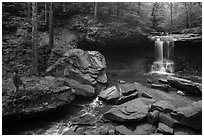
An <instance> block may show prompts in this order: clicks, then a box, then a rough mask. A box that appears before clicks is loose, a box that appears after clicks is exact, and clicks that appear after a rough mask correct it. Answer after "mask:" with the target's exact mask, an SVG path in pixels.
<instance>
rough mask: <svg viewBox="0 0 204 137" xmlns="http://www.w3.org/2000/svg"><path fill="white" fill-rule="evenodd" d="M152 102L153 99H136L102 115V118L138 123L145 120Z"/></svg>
mask: <svg viewBox="0 0 204 137" xmlns="http://www.w3.org/2000/svg"><path fill="white" fill-rule="evenodd" d="M154 102H155V100H153V99H147V98H137V99H134V100H131V101H128V102H126V103H124V104H121V105H118V106H117V107H114V108H112V109H110V110H109V111H108V112H106V113H105V114H104V117H105V118H107V119H109V120H113V121H120V122H129V121H140V120H143V119H144V118H146V116H147V114H148V111H149V107H148V106H149V105H150V104H153V103H154Z"/></svg>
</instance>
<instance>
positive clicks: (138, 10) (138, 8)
mask: <svg viewBox="0 0 204 137" xmlns="http://www.w3.org/2000/svg"><path fill="white" fill-rule="evenodd" d="M140 6H141V2H138V6H137V14H138V15H139V14H140Z"/></svg>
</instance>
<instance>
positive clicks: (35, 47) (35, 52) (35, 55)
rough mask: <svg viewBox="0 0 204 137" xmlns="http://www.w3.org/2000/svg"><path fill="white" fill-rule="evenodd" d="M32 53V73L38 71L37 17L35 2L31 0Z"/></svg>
mask: <svg viewBox="0 0 204 137" xmlns="http://www.w3.org/2000/svg"><path fill="white" fill-rule="evenodd" d="M32 43H33V48H32V54H33V74H35V75H36V74H37V73H38V19H37V2H32Z"/></svg>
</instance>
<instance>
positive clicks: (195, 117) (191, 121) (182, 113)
mask: <svg viewBox="0 0 204 137" xmlns="http://www.w3.org/2000/svg"><path fill="white" fill-rule="evenodd" d="M171 116H172V118H174V119H176V120H177V121H179V122H180V124H182V125H185V126H187V127H189V128H192V129H196V130H202V100H201V101H198V102H194V103H192V104H191V105H188V106H186V107H181V108H177V109H175V110H174V111H173V112H172V113H171Z"/></svg>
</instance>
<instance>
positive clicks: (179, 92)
mask: <svg viewBox="0 0 204 137" xmlns="http://www.w3.org/2000/svg"><path fill="white" fill-rule="evenodd" d="M176 93H177V94H179V95H181V96H185V95H186V94H185V93H183V92H182V91H181V90H179V91H177V92H176Z"/></svg>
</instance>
